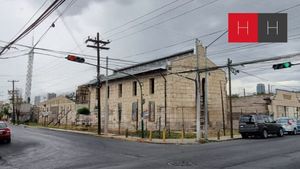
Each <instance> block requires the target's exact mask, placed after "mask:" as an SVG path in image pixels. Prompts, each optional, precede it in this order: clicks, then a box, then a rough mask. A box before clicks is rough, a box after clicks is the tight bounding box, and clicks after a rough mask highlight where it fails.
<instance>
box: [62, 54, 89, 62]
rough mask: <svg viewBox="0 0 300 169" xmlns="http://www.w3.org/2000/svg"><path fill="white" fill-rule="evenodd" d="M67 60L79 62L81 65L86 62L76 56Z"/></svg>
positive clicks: (68, 57) (69, 56) (71, 56)
mask: <svg viewBox="0 0 300 169" xmlns="http://www.w3.org/2000/svg"><path fill="white" fill-rule="evenodd" d="M66 59H68V60H70V61H73V62H79V63H83V62H84V61H85V59H84V58H82V57H78V56H74V55H68V56H67V57H66Z"/></svg>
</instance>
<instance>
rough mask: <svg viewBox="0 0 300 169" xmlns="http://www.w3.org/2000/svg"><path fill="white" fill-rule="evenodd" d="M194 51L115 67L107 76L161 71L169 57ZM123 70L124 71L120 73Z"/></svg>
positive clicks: (111, 78) (114, 78) (109, 77)
mask: <svg viewBox="0 0 300 169" xmlns="http://www.w3.org/2000/svg"><path fill="white" fill-rule="evenodd" d="M193 52H194V49H189V50H186V51H183V52H179V53H175V54H172V55H169V56H166V57H162V58H158V59H155V60H150V61H146V62H142V63H139V64H135V65H132V66H129V67H125V68H121V69H117V70H116V71H114V73H113V74H112V75H109V76H108V77H107V78H108V80H109V81H110V80H116V79H121V78H126V77H130V76H131V75H138V74H143V73H149V72H155V71H162V70H166V69H167V65H168V63H167V61H168V60H169V59H172V58H175V57H178V56H183V55H187V54H192V53H193ZM122 72H124V73H122ZM100 79H101V81H102V82H103V81H104V80H106V77H105V76H100ZM96 83H97V79H94V80H91V81H89V82H88V83H86V84H84V85H95V84H96Z"/></svg>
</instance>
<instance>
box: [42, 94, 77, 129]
mask: <svg viewBox="0 0 300 169" xmlns="http://www.w3.org/2000/svg"><path fill="white" fill-rule="evenodd" d="M37 107H38V109H39V111H40V112H39V113H38V114H39V118H38V122H39V123H40V124H44V125H54V126H56V125H60V124H68V125H72V124H76V119H77V118H78V116H77V109H76V105H75V102H74V101H73V100H70V99H67V98H66V97H65V96H59V97H55V98H52V99H50V100H46V101H43V102H41V103H39V104H38V105H37Z"/></svg>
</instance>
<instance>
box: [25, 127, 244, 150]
mask: <svg viewBox="0 0 300 169" xmlns="http://www.w3.org/2000/svg"><path fill="white" fill-rule="evenodd" d="M27 127H28V128H40V129H48V130H53V131H61V132H70V133H77V134H85V135H91V136H95V137H101V138H109V139H115V140H122V141H131V142H139V143H147V144H174V145H193V144H207V143H214V142H223V141H232V140H239V139H241V138H233V139H227V140H208V142H207V143H198V142H196V141H194V142H189V143H182V142H180V141H178V142H155V141H149V140H148V139H142V138H121V137H114V136H107V135H98V134H97V133H92V132H85V131H77V130H67V129H59V128H49V127H43V126H29V125H24V128H27Z"/></svg>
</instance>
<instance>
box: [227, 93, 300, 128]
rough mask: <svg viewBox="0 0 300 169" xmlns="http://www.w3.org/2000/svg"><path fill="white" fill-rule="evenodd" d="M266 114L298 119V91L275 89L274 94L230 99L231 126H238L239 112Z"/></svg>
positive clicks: (299, 113) (299, 97) (299, 98)
mask: <svg viewBox="0 0 300 169" xmlns="http://www.w3.org/2000/svg"><path fill="white" fill-rule="evenodd" d="M253 113H260V114H267V115H271V116H272V117H273V118H274V119H277V118H279V117H291V118H295V119H300V93H299V92H293V91H287V90H280V89H277V90H276V93H275V94H261V95H252V96H246V97H238V98H233V99H232V114H233V126H234V128H236V129H237V128H238V122H239V121H238V120H239V117H240V115H241V114H253Z"/></svg>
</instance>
